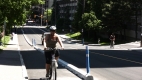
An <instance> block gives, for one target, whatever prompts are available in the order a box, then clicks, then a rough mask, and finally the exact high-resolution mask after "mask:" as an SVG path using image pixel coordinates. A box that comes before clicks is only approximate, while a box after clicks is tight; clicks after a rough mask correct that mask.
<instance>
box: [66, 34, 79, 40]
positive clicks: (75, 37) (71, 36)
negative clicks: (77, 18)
mask: <svg viewBox="0 0 142 80" xmlns="http://www.w3.org/2000/svg"><path fill="white" fill-rule="evenodd" d="M66 36H69V37H70V38H73V39H78V38H79V37H80V36H81V33H80V32H76V33H67V34H66Z"/></svg>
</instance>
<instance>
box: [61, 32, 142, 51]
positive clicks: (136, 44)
mask: <svg viewBox="0 0 142 80" xmlns="http://www.w3.org/2000/svg"><path fill="white" fill-rule="evenodd" d="M59 36H60V37H61V38H62V40H63V41H64V42H68V43H77V44H80V45H82V42H81V40H73V39H70V38H69V37H68V36H66V35H65V34H59ZM84 43H87V45H88V46H89V48H90V49H104V50H134V51H139V52H142V47H140V41H138V42H130V43H124V44H118V45H115V47H114V49H110V46H109V45H100V44H90V43H88V42H84ZM85 45H86V44H85Z"/></svg>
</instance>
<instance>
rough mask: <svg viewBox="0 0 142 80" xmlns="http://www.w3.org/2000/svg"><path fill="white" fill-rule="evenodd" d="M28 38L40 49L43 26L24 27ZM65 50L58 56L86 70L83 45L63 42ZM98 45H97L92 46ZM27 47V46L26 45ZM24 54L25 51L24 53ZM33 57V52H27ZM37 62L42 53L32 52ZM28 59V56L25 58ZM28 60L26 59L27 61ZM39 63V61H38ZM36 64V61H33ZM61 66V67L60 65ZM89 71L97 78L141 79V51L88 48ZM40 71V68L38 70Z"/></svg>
mask: <svg viewBox="0 0 142 80" xmlns="http://www.w3.org/2000/svg"><path fill="white" fill-rule="evenodd" d="M24 31H25V32H26V36H27V37H28V39H29V40H31V39H32V38H35V40H36V43H37V46H38V47H40V48H41V49H42V48H43V46H42V45H41V40H40V39H41V33H42V31H45V29H44V28H40V29H39V28H37V27H31V28H27V27H26V28H24ZM64 46H65V50H62V51H60V52H61V56H60V58H61V59H62V60H64V61H66V62H68V63H70V64H73V65H75V66H76V67H78V68H80V69H82V70H84V71H86V51H85V46H82V45H80V44H74V43H67V42H66V41H65V42H64ZM94 47H99V46H94ZM27 48H28V47H27ZM28 49H30V48H28ZM25 55H26V53H25ZM27 55H28V56H29V55H31V56H30V57H29V58H32V59H31V60H33V59H34V58H33V57H32V56H33V52H32V53H31V52H30V53H29V54H27ZM34 55H35V56H36V59H35V60H37V61H34V60H33V62H37V63H38V60H39V59H38V57H37V56H40V55H42V54H38V55H37V54H34ZM26 59H28V57H27V58H26ZM28 61H30V60H27V62H28ZM39 63H40V62H39ZM35 64H36V63H35ZM61 68H62V67H61ZM90 68H91V69H90V73H91V74H92V75H93V76H94V78H95V79H96V80H97V79H98V80H142V76H141V74H142V54H141V52H135V51H128V50H106V49H105V50H97V49H95V48H94V49H92V48H91V49H90ZM39 71H41V70H39Z"/></svg>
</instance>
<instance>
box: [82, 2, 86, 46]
mask: <svg viewBox="0 0 142 80" xmlns="http://www.w3.org/2000/svg"><path fill="white" fill-rule="evenodd" d="M82 6H83V9H82V15H83V14H84V10H85V0H83V5H82ZM83 25H84V24H83ZM81 31H82V44H83V45H84V34H83V31H84V30H83V29H82V30H81Z"/></svg>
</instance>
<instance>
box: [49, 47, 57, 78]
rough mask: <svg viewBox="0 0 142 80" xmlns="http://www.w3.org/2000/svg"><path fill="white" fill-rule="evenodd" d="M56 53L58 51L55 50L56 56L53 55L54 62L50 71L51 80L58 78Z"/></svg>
mask: <svg viewBox="0 0 142 80" xmlns="http://www.w3.org/2000/svg"><path fill="white" fill-rule="evenodd" d="M55 51H56V50H54V54H52V61H51V65H50V69H49V79H52V80H56V77H57V72H56V69H57V61H56V59H55Z"/></svg>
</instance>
